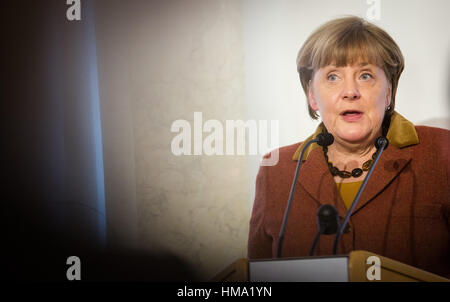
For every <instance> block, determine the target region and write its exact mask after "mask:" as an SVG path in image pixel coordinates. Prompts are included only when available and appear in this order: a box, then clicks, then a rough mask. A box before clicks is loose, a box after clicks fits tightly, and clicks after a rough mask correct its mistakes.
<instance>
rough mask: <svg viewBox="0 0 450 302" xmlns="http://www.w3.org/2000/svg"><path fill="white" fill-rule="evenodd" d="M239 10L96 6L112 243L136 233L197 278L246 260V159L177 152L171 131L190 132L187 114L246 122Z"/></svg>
mask: <svg viewBox="0 0 450 302" xmlns="http://www.w3.org/2000/svg"><path fill="white" fill-rule="evenodd" d="M118 12H120V13H118ZM241 13H242V12H241V4H240V2H239V1H225V0H224V1H154V2H149V1H133V2H127V3H126V5H125V4H122V3H120V2H114V3H110V2H109V1H108V2H107V3H105V4H104V5H102V6H98V7H97V14H98V16H99V17H100V19H98V20H97V22H98V25H97V34H98V36H99V41H100V44H99V46H98V47H99V49H100V52H99V58H100V59H99V61H100V62H99V65H100V68H99V71H100V74H99V77H100V78H102V79H103V80H102V81H101V84H100V85H101V87H100V90H101V91H102V94H103V95H102V106H103V107H102V108H103V109H102V111H103V116H102V118H103V125H104V127H103V131H104V132H105V133H104V141H107V142H106V143H105V150H104V152H105V162H106V163H105V174H108V175H109V180H110V181H109V182H108V180H107V179H106V180H105V182H106V183H111V182H113V183H114V185H111V186H109V187H108V185H107V187H108V189H107V190H106V195H107V199H108V198H109V199H110V200H112V203H109V208H108V205H107V210H108V213H109V216H108V217H109V222H110V223H109V224H108V228H109V229H113V230H114V231H113V232H112V233H110V237H109V239H110V240H113V241H115V242H119V243H123V242H128V243H131V242H130V237H131V238H132V237H133V236H136V240H135V244H136V245H137V246H140V247H141V248H144V249H148V250H149V251H150V250H151V251H155V250H156V251H167V252H170V253H174V254H176V255H179V256H181V257H182V258H184V259H185V260H186V261H188V263H189V264H191V265H193V266H195V267H196V268H198V272H199V273H200V274H201V275H202V276H203V277H204V278H209V277H211V276H212V275H214V274H215V273H216V272H218V271H219V270H221V269H222V268H223V267H224V266H225V265H226V264H228V263H230V262H232V261H233V260H234V259H236V258H239V257H245V255H246V242H247V234H248V220H249V217H250V210H251V208H250V207H251V203H250V202H249V186H250V184H249V174H248V168H249V167H248V162H247V158H246V157H245V156H206V155H201V156H175V155H173V154H172V152H171V141H172V138H173V137H175V136H176V133H172V132H171V131H170V130H171V125H172V123H173V122H174V121H175V120H177V119H185V120H187V121H189V122H190V123H191V125H192V127H193V118H194V111H199V112H202V114H203V120H204V121H206V120H208V119H217V120H219V121H221V122H222V123H223V124H225V120H226V119H233V120H235V119H243V120H245V119H246V114H245V111H246V110H245V104H244V99H243V96H244V94H243V63H242V62H243V54H242V46H241V43H242V41H241V39H242V37H241V18H242V16H241ZM111 17H113V18H111ZM99 20H102V21H103V22H100V21H99ZM102 37H103V38H102ZM205 136H206V134H205V135H204V137H205ZM130 160H131V161H132V162H131V161H130ZM120 163H122V165H121V164H120ZM108 168H109V169H110V170H108ZM133 170H134V171H133ZM133 172H134V174H133ZM129 173H131V174H129ZM132 174H133V175H132ZM121 179H123V181H124V182H121ZM115 180H116V181H115ZM130 187H134V188H135V193H133V192H131V191H130V190H129V188H130ZM118 196H120V197H118ZM125 213H127V214H125ZM124 214H125V215H124ZM134 215H136V217H137V218H136V220H135V218H134ZM130 221H137V225H136V229H135V227H134V226H133V225H130V224H129V222H130Z"/></svg>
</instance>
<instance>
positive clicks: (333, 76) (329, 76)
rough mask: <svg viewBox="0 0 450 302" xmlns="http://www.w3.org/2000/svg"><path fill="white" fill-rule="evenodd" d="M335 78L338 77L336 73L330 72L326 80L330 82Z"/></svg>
mask: <svg viewBox="0 0 450 302" xmlns="http://www.w3.org/2000/svg"><path fill="white" fill-rule="evenodd" d="M337 79H338V77H337V75H335V74H330V75H328V77H327V80H328V81H332V82H334V81H336V80H337Z"/></svg>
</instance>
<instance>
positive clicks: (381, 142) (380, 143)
mask: <svg viewBox="0 0 450 302" xmlns="http://www.w3.org/2000/svg"><path fill="white" fill-rule="evenodd" d="M388 144H389V141H388V139H387V138H385V137H383V136H380V137H379V138H377V139H376V141H375V147H376V148H377V149H378V151H377V156H376V157H375V160H374V162H373V164H372V166H371V167H370V169H369V172H367V175H366V177H365V178H364V181H363V183H362V184H361V187H360V188H359V190H358V193H357V194H356V196H355V199H353V202H352V205H351V206H350V209H348V211H347V215H345V218H344V221H343V222H342V225H341V226H340V228H339V230H338V232H337V234H336V237H335V238H334V244H333V255H336V251H337V246H338V242H339V239H340V238H341V236H342V234H343V232H344V229H345V226H346V225H347V223H348V220H349V219H350V216H351V214H352V212H353V210H354V209H355V207H356V204H357V203H358V200H359V197H360V196H361V194H362V192H363V191H364V188H365V187H366V184H367V181H368V180H369V178H370V175H371V174H372V171H373V170H374V169H375V166H376V165H377V162H378V160H379V159H380V157H381V153H383V150H384V149H386V148H387V146H388Z"/></svg>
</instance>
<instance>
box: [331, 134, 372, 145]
mask: <svg viewBox="0 0 450 302" xmlns="http://www.w3.org/2000/svg"><path fill="white" fill-rule="evenodd" d="M369 136H370V135H369V134H368V133H366V132H360V131H358V132H351V133H343V134H342V135H339V138H340V139H341V140H343V141H345V142H347V143H349V144H359V143H362V142H364V141H366V140H367V139H368V138H369Z"/></svg>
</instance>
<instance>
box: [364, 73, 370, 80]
mask: <svg viewBox="0 0 450 302" xmlns="http://www.w3.org/2000/svg"><path fill="white" fill-rule="evenodd" d="M371 78H372V75H371V74H370V73H363V74H362V75H361V79H362V80H370V79H371Z"/></svg>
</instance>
